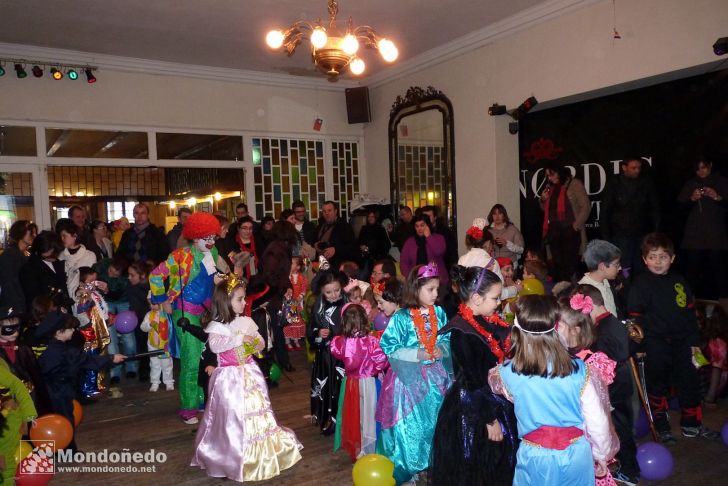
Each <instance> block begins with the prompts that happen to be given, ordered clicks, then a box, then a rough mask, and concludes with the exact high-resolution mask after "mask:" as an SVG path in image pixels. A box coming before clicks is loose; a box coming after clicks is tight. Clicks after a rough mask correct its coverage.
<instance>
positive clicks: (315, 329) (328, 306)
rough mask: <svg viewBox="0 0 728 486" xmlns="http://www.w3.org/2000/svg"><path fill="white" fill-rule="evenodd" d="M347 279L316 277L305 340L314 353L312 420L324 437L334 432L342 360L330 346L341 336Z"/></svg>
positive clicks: (330, 273) (329, 273) (333, 275)
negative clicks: (311, 310)
mask: <svg viewBox="0 0 728 486" xmlns="http://www.w3.org/2000/svg"><path fill="white" fill-rule="evenodd" d="M347 281H348V278H347V277H346V275H345V274H344V273H342V272H337V271H324V272H322V273H321V275H320V277H319V278H318V294H319V296H318V297H317V299H316V303H315V304H314V309H313V313H312V316H311V322H310V323H309V332H308V341H309V344H310V345H311V348H312V349H314V350H315V358H314V361H313V368H312V370H311V418H312V420H313V421H314V422H315V423H316V425H317V426H318V427H319V428H320V429H321V433H322V434H324V435H331V434H333V433H334V431H335V429H336V413H337V412H338V403H339V389H340V387H341V374H339V372H338V371H337V368H340V367H342V363H341V361H339V360H338V359H336V358H334V357H333V356H332V355H331V351H330V349H329V343H330V342H331V340H332V339H333V338H334V336H338V335H339V334H341V309H342V308H343V307H344V304H346V302H347V299H346V295H345V294H344V292H343V289H344V286H345V285H346V283H347Z"/></svg>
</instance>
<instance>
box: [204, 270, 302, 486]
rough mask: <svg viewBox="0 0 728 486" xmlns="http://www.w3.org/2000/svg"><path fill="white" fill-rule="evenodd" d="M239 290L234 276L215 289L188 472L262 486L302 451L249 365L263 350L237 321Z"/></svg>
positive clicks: (247, 323)
mask: <svg viewBox="0 0 728 486" xmlns="http://www.w3.org/2000/svg"><path fill="white" fill-rule="evenodd" d="M244 310H245V286H244V284H243V283H242V282H241V281H240V280H238V279H237V277H236V276H235V275H234V274H230V275H229V276H228V277H227V278H226V281H225V282H223V283H220V284H219V285H217V286H216V287H215V292H214V294H213V299H212V321H210V322H209V323H208V324H207V326H206V327H205V332H206V333H207V335H208V338H207V345H208V346H209V348H210V350H212V351H213V352H214V353H215V354H217V360H218V365H217V367H216V368H215V370H214V371H213V372H212V376H211V377H210V385H209V390H210V394H209V400H208V402H207V406H206V407H205V414H204V416H203V418H202V423H201V424H200V427H199V429H197V437H196V438H195V454H194V456H193V458H192V463H191V465H192V466H196V467H200V468H202V469H205V470H206V471H207V475H208V476H211V477H216V478H222V477H225V478H228V479H232V480H234V481H240V482H243V481H262V480H266V479H270V478H273V477H275V476H278V475H279V474H280V472H281V471H283V470H284V469H288V468H290V467H291V466H293V465H294V464H296V463H297V462H298V461H300V460H301V453H300V449H302V448H303V446H302V445H301V444H300V442H298V440H297V439H296V435H295V434H294V433H293V431H291V430H289V429H287V428H285V427H281V426H279V425H278V423H277V422H276V418H275V415H274V414H273V410H272V408H271V404H270V398H269V397H268V387H267V386H266V384H265V377H264V376H263V373H262V372H261V371H260V368H259V367H258V365H257V364H256V362H255V360H254V359H253V355H255V354H257V353H259V352H260V351H261V350H262V349H263V347H264V341H263V337H262V336H261V335H260V334H259V333H258V326H257V325H256V324H255V322H254V321H253V320H252V319H251V318H249V317H244V316H243V311H244Z"/></svg>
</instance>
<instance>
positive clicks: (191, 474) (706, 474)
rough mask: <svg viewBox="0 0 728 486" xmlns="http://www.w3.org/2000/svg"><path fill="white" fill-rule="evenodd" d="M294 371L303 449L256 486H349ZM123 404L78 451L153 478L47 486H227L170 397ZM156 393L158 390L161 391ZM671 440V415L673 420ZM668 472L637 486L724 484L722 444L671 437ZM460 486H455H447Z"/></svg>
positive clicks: (284, 407)
mask: <svg viewBox="0 0 728 486" xmlns="http://www.w3.org/2000/svg"><path fill="white" fill-rule="evenodd" d="M292 361H293V364H294V366H295V367H296V368H297V371H295V372H293V373H289V376H290V378H291V380H293V382H290V381H288V380H287V379H286V378H285V376H284V377H282V378H281V382H280V386H279V387H277V388H274V389H273V390H272V391H271V393H270V395H271V400H272V402H273V409H274V410H275V413H276V416H277V418H278V422H279V423H281V424H282V425H285V426H287V427H290V428H291V429H293V430H294V431H295V432H296V434H297V436H298V439H299V440H300V441H301V443H302V444H303V445H304V449H303V451H302V455H303V460H301V461H300V462H299V463H298V464H297V465H296V466H294V467H293V468H292V469H289V470H287V471H284V472H283V473H282V474H281V475H280V476H279V477H277V478H274V479H272V480H270V481H267V482H264V483H259V484H262V485H281V486H285V485H304V486H305V485H316V486H325V485H350V484H352V481H351V468H352V464H351V461H350V459H349V457H348V456H347V455H346V453H344V452H339V453H336V454H334V453H333V452H331V450H332V443H333V439H332V438H331V437H323V436H321V435H320V434H319V433H318V429H317V428H316V427H314V426H312V425H311V424H310V422H309V421H308V419H306V418H305V416H306V415H307V414H308V413H309V380H310V368H309V365H308V364H307V363H306V362H305V357H304V354H303V353H302V352H300V351H299V352H294V353H292ZM122 387H123V391H124V394H125V396H124V397H123V398H120V399H116V400H111V399H103V400H101V401H100V402H98V403H95V404H93V405H87V406H86V407H85V408H84V420H83V422H82V424H81V425H80V426H79V428H78V432H77V442H78V446H79V448H80V449H81V450H83V451H98V450H101V449H104V448H106V449H109V451H113V450H115V451H121V450H122V449H130V450H131V451H132V452H135V451H146V450H148V449H151V448H154V449H155V450H156V451H162V452H164V453H165V454H166V455H167V457H168V459H167V461H166V463H164V464H160V465H159V466H158V467H157V471H156V472H154V473H135V474H130V473H75V474H70V473H63V474H59V475H57V476H56V478H55V479H54V481H53V482H52V484H54V485H64V484H68V485H79V484H80V485H84V486H90V485H104V486H114V485H119V486H130V485H132V486H135V485H145V484H154V485H160V486H161V485H202V484H205V485H206V484H223V483H225V484H229V485H230V484H234V483H232V482H230V481H226V480H217V479H210V478H208V477H207V476H206V475H205V472H204V471H202V470H199V469H196V468H192V467H189V462H190V457H191V455H192V446H193V441H194V434H195V430H196V426H189V425H185V424H184V423H182V422H181V421H180V420H179V419H178V418H177V415H176V413H175V411H176V410H177V407H178V395H177V393H176V392H165V391H159V392H156V393H150V392H148V391H147V387H148V385H144V386H142V385H141V384H139V383H138V382H135V381H133V382H131V383H124V382H122ZM162 388H163V387H162ZM672 415H673V424H674V425H675V427H674V428H675V432H676V433H678V434H679V429H678V428H677V419H678V415H679V414H677V413H673V414H672ZM727 420H728V401H726V400H724V401H723V402H721V403H720V404H719V405H718V408H716V409H709V410H706V411H705V422H706V424H707V425H708V426H710V427H712V428H713V429H715V430H720V427H721V426H722V425H723V424H724V423H726V421H727ZM672 453H673V457H674V459H675V469H674V472H673V474H672V476H671V477H670V478H668V479H667V480H665V481H662V482H659V483H653V482H649V481H643V482H642V483H641V484H644V485H650V484H659V485H661V486H663V485H664V486H676V485H691V486H693V485H695V486H698V485H700V486H704V485H705V486H707V485H719V484H728V480H726V478H728V446H726V445H724V444H723V443H722V442H714V443H709V442H706V441H703V440H698V439H684V438H682V437H680V436H679V435H678V444H677V445H676V446H675V447H673V449H672ZM447 486H460V485H447Z"/></svg>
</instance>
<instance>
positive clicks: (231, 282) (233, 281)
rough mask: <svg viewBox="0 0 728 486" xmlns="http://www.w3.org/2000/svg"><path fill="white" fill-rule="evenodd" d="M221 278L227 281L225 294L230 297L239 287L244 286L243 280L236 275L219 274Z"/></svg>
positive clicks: (231, 273)
mask: <svg viewBox="0 0 728 486" xmlns="http://www.w3.org/2000/svg"><path fill="white" fill-rule="evenodd" d="M218 275H219V276H220V277H222V279H223V280H224V281H225V292H227V294H228V295H230V294H232V293H233V290H235V289H236V288H237V287H239V286H241V285H242V284H243V282H244V281H243V280H242V279H240V278H238V276H237V275H235V273H233V272H230V273H218Z"/></svg>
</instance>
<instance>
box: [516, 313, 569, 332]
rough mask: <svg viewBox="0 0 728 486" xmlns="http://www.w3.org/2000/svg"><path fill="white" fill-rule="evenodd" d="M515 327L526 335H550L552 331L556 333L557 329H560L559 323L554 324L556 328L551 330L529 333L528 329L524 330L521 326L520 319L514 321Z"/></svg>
mask: <svg viewBox="0 0 728 486" xmlns="http://www.w3.org/2000/svg"><path fill="white" fill-rule="evenodd" d="M513 327H517V328H518V329H520V330H521V331H523V332H525V333H526V334H548V333H550V332H551V331H555V330H556V329H558V327H559V324H558V323H554V327H552V328H551V329H547V330H545V331H529V330H528V329H524V328H522V327H521V325H520V324H519V323H518V317H515V318H514V319H513Z"/></svg>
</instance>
